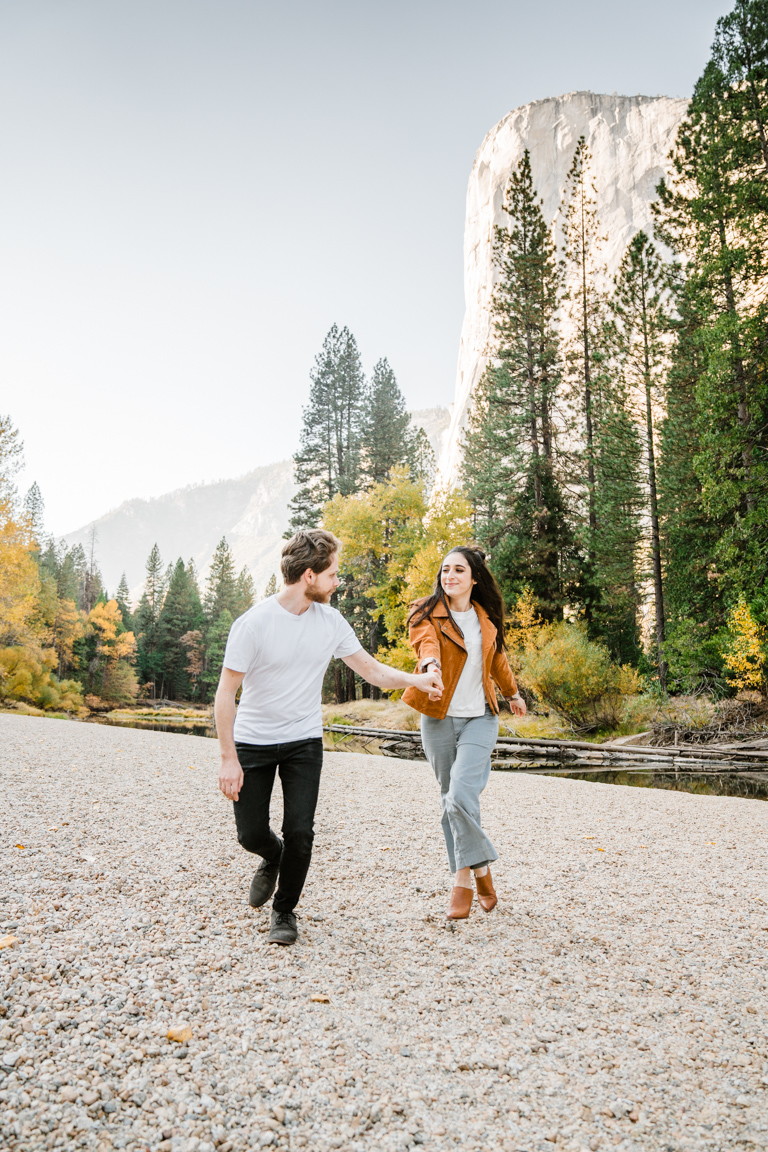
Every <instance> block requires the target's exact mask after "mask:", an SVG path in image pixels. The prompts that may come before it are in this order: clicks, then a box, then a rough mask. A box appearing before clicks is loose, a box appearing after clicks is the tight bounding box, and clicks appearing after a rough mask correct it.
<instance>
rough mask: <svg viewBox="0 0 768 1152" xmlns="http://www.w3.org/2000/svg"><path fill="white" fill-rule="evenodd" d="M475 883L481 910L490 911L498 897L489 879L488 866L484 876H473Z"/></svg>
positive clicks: (489, 871)
mask: <svg viewBox="0 0 768 1152" xmlns="http://www.w3.org/2000/svg"><path fill="white" fill-rule="evenodd" d="M475 884H476V885H477V900H478V903H479V905H480V907H481V908H482V910H483V912H492V911H493V909H494V908H495V907H496V904H497V902H498V897H497V896H496V889H495V888H494V886H493V880H492V879H491V870H490V868H489V869H488V871H487V872H486V874H485V876H475ZM454 891H455V889H454Z"/></svg>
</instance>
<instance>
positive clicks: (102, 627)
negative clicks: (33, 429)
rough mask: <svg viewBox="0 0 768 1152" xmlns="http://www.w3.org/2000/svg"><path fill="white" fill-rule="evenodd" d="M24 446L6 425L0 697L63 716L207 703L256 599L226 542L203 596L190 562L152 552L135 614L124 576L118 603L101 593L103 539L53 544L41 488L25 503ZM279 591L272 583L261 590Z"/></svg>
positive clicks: (0, 514)
mask: <svg viewBox="0 0 768 1152" xmlns="http://www.w3.org/2000/svg"><path fill="white" fill-rule="evenodd" d="M21 451H22V446H21V443H20V442H19V438H18V433H17V431H16V429H14V427H13V425H12V423H11V421H10V419H9V418H8V417H2V418H0V699H4V700H9V701H14V700H16V701H24V702H26V703H29V704H33V705H36V706H38V707H42V708H46V709H54V710H62V711H67V712H69V711H72V710H77V709H78V708H80V707H82V706H83V704H84V703H85V704H87V705H88V706H89V707H91V708H95V709H98V707H99V706H100V705H102V704H103V705H106V706H114V705H121V704H122V705H125V704H132V703H134V702H135V701H136V700H137V699H139V698H143V699H171V700H184V701H193V702H194V701H197V702H201V703H205V702H208V701H210V700H211V699H212V698H213V694H214V693H215V690H216V684H217V683H218V678H219V674H220V671H221V665H222V659H223V655H224V648H225V645H226V641H227V635H228V633H229V629H230V626H231V624H232V621H233V620H234V619H235V617H237V616H239V615H240V614H241V613H243V612H245V611H247V609H248V608H250V607H251V605H252V604H253V602H254V599H255V594H254V588H253V581H252V579H251V577H250V575H249V573H248V571H247V569H246V568H243V569H242V570H241V571H240V572H239V573H238V572H237V571H236V569H235V565H234V561H233V558H232V553H231V551H230V548H229V545H228V544H227V541H226V540H225V539H222V540H221V541H220V542H219V544H218V546H217V548H216V551H215V552H214V555H213V558H212V560H211V564H210V566H209V570H208V577H207V579H206V582H205V588H204V590H203V591H202V593H201V590H200V585H199V581H198V577H197V573H196V571H195V566H194V563H193V562H192V561H191V560H190V561H188V562H187V563H185V562H184V561H183V560H181V559H179V560H177V561H176V563H175V564H170V565H168V566H167V567H166V566H165V565H164V563H163V561H162V559H161V555H160V550H159V548H158V546H157V545H155V546H154V547H153V548H152V551H151V552H150V555H149V557H148V559H147V563H146V579H145V582H144V589H143V592H142V595H141V599H140V600H139V603H138V605H137V606H136V608H135V610H134V609H133V608H132V606H131V601H130V591H129V588H128V583H127V580H126V578H125V575H123V577H122V579H121V580H120V583H119V585H118V588H117V591H116V593H115V595H114V596H110V595H109V594H108V592H107V591H106V589H105V588H104V585H103V581H102V577H101V573H100V571H99V568H98V562H97V558H96V545H97V541H96V536H95V533H94V534H93V536H92V538H91V542H90V545H89V547H88V549H85V548H83V546H82V545H81V544H76V545H75V546H74V547H72V548H69V547H67V545H66V544H65V543H64V542H59V543H56V541H54V540H53V539H52V538H51V537H50V536H49V535H48V534H47V533H46V531H45V525H44V506H43V499H42V495H41V493H40V490H39V488H38V487H37V485H36V484H34V485H33V486H32V487H31V488H30V490H29V491H28V492H27V494H26V496H25V497H24V498H23V499H21V498H20V497H19V495H18V493H17V491H16V488H15V485H14V476H15V474H16V472H17V471H18V469H19V467H20V464H21ZM275 590H276V581H275V578H274V576H273V577H272V579H271V580H270V583H269V584H268V586H267V588H266V590H265V595H271V593H272V592H274V591H275Z"/></svg>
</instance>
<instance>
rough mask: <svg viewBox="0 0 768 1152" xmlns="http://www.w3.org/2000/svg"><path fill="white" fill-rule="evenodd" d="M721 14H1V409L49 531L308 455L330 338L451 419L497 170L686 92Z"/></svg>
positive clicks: (438, 6) (19, 10)
mask: <svg viewBox="0 0 768 1152" xmlns="http://www.w3.org/2000/svg"><path fill="white" fill-rule="evenodd" d="M730 7H731V4H730V3H727V2H715V0H646V2H645V3H644V4H643V5H642V6H638V5H637V3H636V2H635V0H632V2H626V0H579V2H578V3H576V2H575V0H568V2H565V0H549V2H548V3H539V4H532V3H531V2H530V0H507V2H506V3H501V2H498V0H472V2H471V3H469V2H467V0H463V2H459V0H407V2H400V0H374V2H367V0H327V2H324V0H293V2H291V0H284V2H282V3H275V2H274V0H272V2H271V3H264V2H262V0H122V3H120V2H118V0H114V2H111V3H104V2H103V0H23V3H19V0H0V102H1V107H0V149H1V152H2V157H3V176H2V179H1V180H0V245H1V247H2V252H1V253H0V260H1V268H2V276H1V278H0V306H1V309H2V323H0V381H1V382H2V383H1V384H0V412H5V413H8V414H10V416H11V417H12V419H13V420H14V422H15V423H16V425H17V426H18V427H19V429H20V431H21V434H22V436H23V438H24V441H25V446H26V459H27V468H26V471H25V473H24V474H23V476H22V479H21V485H22V486H23V487H26V486H28V485H29V484H30V483H31V482H32V481H33V480H37V481H38V483H39V484H40V486H41V488H42V491H43V496H44V498H45V501H46V508H47V519H48V528H49V529H50V530H52V531H54V532H55V533H57V534H59V533H63V532H67V531H71V530H74V529H76V528H78V527H80V526H82V525H83V524H86V523H88V522H89V521H90V520H92V519H94V518H96V517H97V516H99V515H101V514H102V513H104V512H106V511H108V510H109V509H110V508H113V507H115V506H117V505H118V504H120V503H121V502H122V501H123V500H126V499H129V498H130V497H132V496H144V497H147V496H152V495H159V494H161V493H163V492H167V491H169V490H171V489H174V488H178V487H181V486H183V485H185V484H189V483H194V482H198V481H202V480H209V479H216V478H220V477H229V476H236V475H240V474H242V473H244V472H246V471H248V470H250V469H251V468H253V467H256V466H257V465H259V464H264V463H269V462H272V461H275V460H279V459H284V458H286V457H287V456H289V455H290V454H291V453H292V452H293V451H294V450H295V448H296V446H297V441H298V433H299V428H300V424H301V408H302V405H303V404H304V403H305V402H306V399H307V395H308V391H309V375H308V373H309V369H310V368H311V366H312V362H313V359H314V356H315V353H316V352H317V351H318V350H319V348H320V345H321V343H322V340H323V338H324V336H325V333H326V332H327V330H328V328H329V327H330V325H331V324H332V323H334V322H336V323H338V324H339V325H345V324H346V325H347V326H348V327H349V328H351V330H352V331H353V332H354V333H355V335H356V336H357V339H358V342H359V344H360V348H361V352H362V354H363V358H364V362H365V367H366V369H367V370H368V371H370V369H371V368H372V366H373V364H374V362H375V361H376V360H377V359H379V357H381V356H387V357H388V358H389V360H390V363H391V364H392V366H393V368H394V370H395V372H396V374H397V377H398V380H399V382H400V385H401V388H402V389H403V392H404V393H405V396H406V400H407V402H408V405H409V407H411V408H424V407H428V406H432V405H435V404H448V403H450V402H451V400H452V398H453V389H454V375H455V368H456V358H457V352H458V343H459V334H460V330H461V321H462V315H463V272H462V237H463V224H464V203H465V195H466V186H467V180H468V177H469V173H470V170H471V167H472V162H473V159H474V155H475V151H476V150H477V148H478V147H479V145H480V143H481V141H482V139H483V137H484V136H485V134H486V132H488V131H489V129H490V128H492V127H493V125H494V124H495V123H496V122H497V121H498V120H500V119H501V117H502V116H504V115H505V114H506V113H507V112H508V111H509V110H510V109H512V108H515V107H517V106H519V105H521V104H525V103H528V102H529V101H531V100H537V99H542V98H545V97H548V96H555V95H559V94H561V93H564V92H569V91H573V90H576V89H591V90H592V91H595V92H613V91H617V92H619V93H621V94H624V95H635V94H638V93H639V94H644V95H650V96H655V95H657V94H664V95H670V96H681V95H687V94H689V93H690V91H691V88H692V85H693V83H694V81H695V80H696V78H697V76H698V75H699V74H700V72H701V70H702V67H703V65H704V63H705V61H706V58H707V52H708V48H709V45H710V43H711V40H712V33H713V29H714V23H715V20H716V19H717V17H718V16H719V15H722V14H723V13H724V12H726V11H728V10H729V9H730Z"/></svg>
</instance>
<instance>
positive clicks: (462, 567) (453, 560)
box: [440, 552, 477, 598]
mask: <svg viewBox="0 0 768 1152" xmlns="http://www.w3.org/2000/svg"><path fill="white" fill-rule="evenodd" d="M440 583H441V584H442V586H443V591H444V592H445V594H446V596H449V597H451V598H453V597H460V598H461V597H464V596H468V595H469V594H470V593H471V592H472V586H473V585H474V584H475V583H477V581H475V580H473V579H472V569H471V568H470V566H469V561H468V560H467V558H466V557H465V556H463V555H462V553H461V552H450V553H449V554H448V555H447V556H446V558H445V560H443V567H442V568H441V570H440Z"/></svg>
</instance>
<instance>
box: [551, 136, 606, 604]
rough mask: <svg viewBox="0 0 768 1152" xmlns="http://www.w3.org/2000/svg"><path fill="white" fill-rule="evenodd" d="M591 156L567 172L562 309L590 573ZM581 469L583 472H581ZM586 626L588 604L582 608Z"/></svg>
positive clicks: (597, 282)
mask: <svg viewBox="0 0 768 1152" xmlns="http://www.w3.org/2000/svg"><path fill="white" fill-rule="evenodd" d="M591 163H592V156H591V153H590V150H589V147H588V146H587V142H586V140H585V138H584V137H583V136H581V137H580V138H579V140H578V142H577V144H576V151H575V152H574V156H573V162H572V164H571V167H570V170H569V172H568V177H567V181H566V187H565V194H564V197H563V205H562V231H563V255H564V261H565V275H566V284H567V292H566V297H565V299H566V306H567V315H568V321H569V329H570V339H569V341H568V348H567V357H566V364H567V378H568V385H569V390H570V399H571V404H572V409H573V413H574V416H575V424H576V429H575V430H576V433H577V438H578V441H579V442H580V443H581V445H582V456H581V460H580V465H581V467H580V469H579V472H580V474H577V477H576V479H577V480H578V481H580V482H581V483H582V484H583V486H584V488H585V490H586V517H585V520H586V533H585V536H586V552H587V557H588V561H589V565H590V567H592V568H593V567H594V563H595V555H594V553H595V540H594V537H595V533H596V530H597V493H596V491H595V484H596V475H595V472H596V467H595V458H596V448H595V412H594V393H595V379H594V377H595V371H596V359H597V361H598V362H599V354H600V344H601V337H602V333H603V330H604V325H605V319H606V311H605V292H604V281H605V275H606V272H605V266H604V262H603V261H602V258H601V248H602V244H603V240H604V237H603V236H601V234H600V227H599V220H598V215H597V191H596V189H595V185H594V181H593V179H592V175H591ZM582 469H583V471H582ZM586 615H587V619H588V620H589V619H590V618H591V615H592V608H591V605H590V603H587V605H586Z"/></svg>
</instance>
